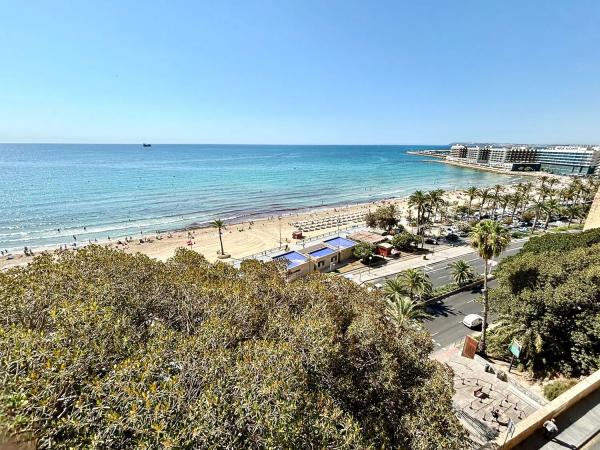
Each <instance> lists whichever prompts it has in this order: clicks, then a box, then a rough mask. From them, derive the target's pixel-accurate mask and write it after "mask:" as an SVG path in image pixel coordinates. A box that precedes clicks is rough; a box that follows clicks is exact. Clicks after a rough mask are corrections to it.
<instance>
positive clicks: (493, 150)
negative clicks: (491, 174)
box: [447, 144, 600, 176]
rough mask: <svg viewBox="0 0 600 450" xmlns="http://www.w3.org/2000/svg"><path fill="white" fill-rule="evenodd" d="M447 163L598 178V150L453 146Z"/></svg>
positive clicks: (563, 147) (560, 146)
mask: <svg viewBox="0 0 600 450" xmlns="http://www.w3.org/2000/svg"><path fill="white" fill-rule="evenodd" d="M447 159H448V160H450V161H457V162H465V163H468V164H477V165H484V166H490V167H497V168H501V169H507V170H513V171H538V170H543V171H545V172H550V173H556V174H561V175H582V176H585V175H596V176H600V146H576V145H556V146H548V147H532V146H526V145H513V146H497V145H475V146H467V145H460V144H459V145H453V146H452V147H451V149H450V154H449V155H448V156H447Z"/></svg>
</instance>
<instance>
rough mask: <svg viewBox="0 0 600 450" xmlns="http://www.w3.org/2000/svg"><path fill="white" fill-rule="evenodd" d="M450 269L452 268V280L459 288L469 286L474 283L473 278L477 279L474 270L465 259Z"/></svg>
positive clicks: (451, 265)
mask: <svg viewBox="0 0 600 450" xmlns="http://www.w3.org/2000/svg"><path fill="white" fill-rule="evenodd" d="M448 267H449V268H450V273H451V275H452V279H453V280H454V282H455V283H456V284H458V285H459V286H463V285H465V284H468V283H470V282H471V281H473V278H475V274H474V273H473V269H472V268H471V266H470V265H469V263H468V262H466V261H465V260H463V259H459V260H458V261H455V262H453V263H452V264H450V265H449V266H448Z"/></svg>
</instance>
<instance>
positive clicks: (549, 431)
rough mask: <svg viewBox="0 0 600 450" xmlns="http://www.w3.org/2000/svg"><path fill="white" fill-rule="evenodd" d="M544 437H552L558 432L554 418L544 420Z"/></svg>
mask: <svg viewBox="0 0 600 450" xmlns="http://www.w3.org/2000/svg"><path fill="white" fill-rule="evenodd" d="M543 427H544V437H545V438H546V439H552V437H554V435H555V434H556V433H558V427H557V426H556V420H555V419H554V418H552V419H550V420H546V421H545V422H544V425H543Z"/></svg>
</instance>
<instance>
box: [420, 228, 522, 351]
mask: <svg viewBox="0 0 600 450" xmlns="http://www.w3.org/2000/svg"><path fill="white" fill-rule="evenodd" d="M525 242H527V240H526V239H522V240H518V241H514V242H512V243H511V244H510V245H509V247H508V249H507V250H505V251H504V252H503V253H502V254H501V255H500V257H498V258H497V260H498V261H501V260H502V259H504V258H506V257H507V256H511V255H514V254H515V253H517V252H518V251H519V250H520V249H521V248H522V247H523V245H524V244H525ZM459 259H464V260H465V261H467V262H468V263H469V264H470V265H471V266H472V267H473V270H474V271H475V272H476V273H481V274H482V273H483V261H482V260H481V258H479V256H478V255H477V253H476V252H473V253H470V254H467V255H463V256H459V257H456V258H452V259H449V260H446V261H442V262H439V263H435V264H431V265H429V266H425V267H422V270H423V271H424V272H426V273H427V274H428V275H429V277H430V278H431V282H432V283H433V285H434V286H441V285H444V284H447V283H450V282H451V281H452V279H451V275H450V269H449V268H448V265H449V264H450V263H451V262H453V261H456V260H459ZM495 284H496V282H495V281H493V280H492V281H490V283H489V284H488V287H489V288H493V287H494V286H495ZM480 298H481V289H480V288H477V289H475V290H473V291H465V292H460V293H458V294H456V295H453V296H451V297H447V298H445V299H444V300H443V301H441V302H440V303H439V304H435V305H430V306H429V310H430V313H431V314H432V315H433V317H434V318H433V319H432V320H429V321H426V322H425V324H424V325H425V328H426V329H427V330H429V332H430V333H431V336H432V337H433V341H434V343H435V346H436V347H437V348H443V347H447V346H449V345H451V344H453V343H455V342H457V341H458V340H459V339H461V338H463V337H464V336H466V335H467V334H472V333H473V332H475V331H477V330H471V329H469V328H467V327H466V326H464V325H463V324H462V320H463V318H464V317H465V316H466V315H467V314H473V313H474V314H479V315H482V316H483V305H482V304H481V303H480V302H478V301H477V300H479V299H480ZM494 320H495V316H494V315H493V314H491V315H490V317H489V318H488V323H489V324H491V323H493V321H494Z"/></svg>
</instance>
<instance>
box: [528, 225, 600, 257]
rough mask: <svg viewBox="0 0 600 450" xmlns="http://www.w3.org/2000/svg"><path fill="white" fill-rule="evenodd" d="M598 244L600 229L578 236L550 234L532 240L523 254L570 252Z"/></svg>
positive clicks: (578, 234)
mask: <svg viewBox="0 0 600 450" xmlns="http://www.w3.org/2000/svg"><path fill="white" fill-rule="evenodd" d="M598 243H600V228H594V229H591V230H588V231H584V232H583V233H577V234H558V233H549V234H544V235H542V236H537V237H533V238H531V239H530V240H529V241H527V242H526V243H525V245H524V246H523V250H522V252H523V253H526V252H531V253H541V252H548V251H555V252H568V251H570V250H573V249H575V248H581V247H589V246H591V245H594V244H598Z"/></svg>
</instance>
